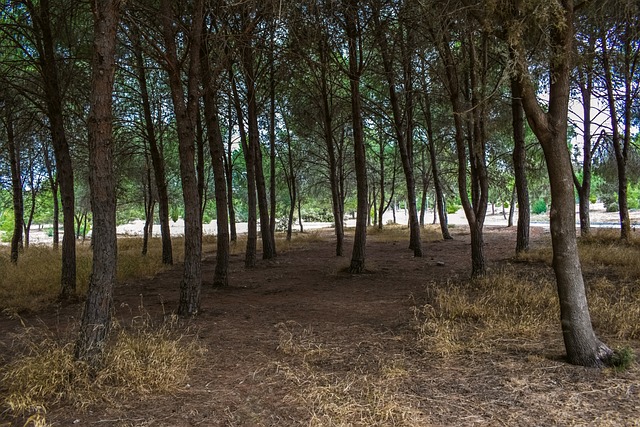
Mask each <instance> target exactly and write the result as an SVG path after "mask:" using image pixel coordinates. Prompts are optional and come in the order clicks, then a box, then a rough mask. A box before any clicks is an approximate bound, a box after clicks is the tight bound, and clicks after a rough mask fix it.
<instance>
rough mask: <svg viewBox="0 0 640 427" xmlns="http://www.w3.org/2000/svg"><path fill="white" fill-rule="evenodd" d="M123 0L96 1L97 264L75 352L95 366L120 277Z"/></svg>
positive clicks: (92, 132) (92, 172) (92, 175)
mask: <svg viewBox="0 0 640 427" xmlns="http://www.w3.org/2000/svg"><path fill="white" fill-rule="evenodd" d="M119 6H120V0H110V1H95V0H94V1H93V2H92V11H93V17H94V41H93V60H92V68H91V70H92V72H91V96H90V111H89V118H88V120H87V126H88V128H89V166H90V167H89V184H90V187H91V207H92V209H93V233H92V242H93V264H92V269H91V279H90V281H89V290H88V292H87V300H86V303H85V307H84V312H83V314H82V322H81V325H80V335H79V337H78V341H77V344H76V349H75V355H76V358H78V359H80V360H86V361H88V362H89V364H90V366H92V367H93V368H97V367H98V366H99V365H100V364H101V363H102V358H103V353H104V346H105V344H106V340H107V337H108V334H109V330H110V327H111V310H112V305H113V286H114V283H115V281H116V267H117V241H116V191H115V187H116V186H115V178H114V175H113V146H114V144H113V134H112V129H113V116H112V93H113V80H114V73H115V65H116V62H115V54H116V30H117V29H118V15H119V10H118V9H119Z"/></svg>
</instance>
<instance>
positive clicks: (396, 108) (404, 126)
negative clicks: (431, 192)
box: [374, 8, 422, 257]
mask: <svg viewBox="0 0 640 427" xmlns="http://www.w3.org/2000/svg"><path fill="white" fill-rule="evenodd" d="M374 10H376V11H377V8H374ZM374 19H375V20H376V26H377V27H378V28H377V32H376V33H377V36H378V37H377V39H378V47H379V49H380V53H381V56H382V64H383V66H384V71H385V76H386V79H387V85H388V90H389V100H390V101H391V111H392V113H393V128H394V131H395V134H396V141H398V147H399V148H400V159H401V161H402V170H403V171H404V177H405V184H406V186H407V203H408V205H409V229H410V238H409V249H412V250H413V256H416V257H421V256H422V242H421V240H420V223H419V221H418V210H417V207H416V185H415V176H414V174H413V150H412V145H413V144H412V143H411V142H410V141H412V138H413V129H412V124H411V109H410V108H409V106H410V104H411V103H410V102H407V108H406V111H405V114H403V112H402V111H401V108H400V101H399V100H398V94H397V91H396V83H395V77H394V70H393V61H392V58H391V54H390V52H389V48H388V45H387V34H386V31H384V29H383V28H382V27H381V23H380V17H379V16H377V15H374ZM409 62H410V61H409ZM405 68H407V67H405ZM405 74H408V71H406V70H405ZM405 80H408V81H405V84H404V86H405V90H406V91H407V92H410V91H411V88H410V87H408V86H409V83H410V81H411V79H410V78H409V79H405ZM407 96H408V95H407ZM403 117H406V123H403Z"/></svg>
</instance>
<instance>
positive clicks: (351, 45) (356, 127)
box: [345, 0, 369, 274]
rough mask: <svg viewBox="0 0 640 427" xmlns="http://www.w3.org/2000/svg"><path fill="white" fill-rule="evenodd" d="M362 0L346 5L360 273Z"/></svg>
mask: <svg viewBox="0 0 640 427" xmlns="http://www.w3.org/2000/svg"><path fill="white" fill-rule="evenodd" d="M358 14H359V6H358V0H351V1H350V2H349V3H348V4H347V5H346V10H345V22H346V33H347V42H348V50H349V72H348V75H349V83H350V85H349V86H350V89H351V120H352V126H353V129H352V131H353V143H354V152H355V170H356V190H357V200H358V202H357V216H356V231H355V236H354V239H353V252H352V254H351V264H350V266H349V272H350V273H352V274H359V273H362V272H364V268H365V264H364V263H365V255H366V253H365V249H366V244H367V217H368V215H367V208H368V206H369V205H368V203H367V195H368V189H367V161H366V154H365V145H364V134H363V129H362V106H361V102H362V101H361V98H360V76H361V74H362V63H361V58H360V57H359V55H358V52H359V47H360V43H359V37H360V35H359V33H358V25H357V23H358Z"/></svg>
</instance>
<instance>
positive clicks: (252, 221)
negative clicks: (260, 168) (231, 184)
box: [231, 77, 258, 268]
mask: <svg viewBox="0 0 640 427" xmlns="http://www.w3.org/2000/svg"><path fill="white" fill-rule="evenodd" d="M231 87H232V89H233V101H234V104H235V108H236V114H237V117H238V131H239V133H240V141H241V143H242V154H243V155H244V163H245V165H246V168H247V247H246V249H245V252H244V265H245V267H247V268H251V267H255V265H256V246H257V242H258V222H257V221H258V213H257V202H256V178H255V173H256V172H255V166H254V164H255V152H254V150H251V149H250V148H249V144H248V142H247V132H246V128H245V127H244V118H243V117H244V114H243V112H242V106H241V105H240V95H239V94H238V88H237V87H236V82H235V79H234V78H233V77H232V78H231Z"/></svg>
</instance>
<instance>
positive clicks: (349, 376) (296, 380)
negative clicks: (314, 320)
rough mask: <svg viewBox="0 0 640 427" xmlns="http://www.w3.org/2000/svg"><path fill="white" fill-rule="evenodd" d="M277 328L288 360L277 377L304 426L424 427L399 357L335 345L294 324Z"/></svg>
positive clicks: (372, 348) (278, 364) (361, 345)
mask: <svg viewBox="0 0 640 427" xmlns="http://www.w3.org/2000/svg"><path fill="white" fill-rule="evenodd" d="M276 328H278V331H279V337H280V339H279V346H278V349H279V350H280V351H281V352H282V353H283V354H284V355H286V356H287V357H286V358H285V360H282V361H278V362H275V363H274V374H273V375H275V376H276V377H277V378H280V379H281V380H284V382H285V384H286V387H287V389H288V390H289V393H288V395H287V397H286V401H287V402H288V403H289V404H292V405H294V406H295V407H296V408H298V409H299V410H300V411H301V412H302V413H304V414H305V419H306V420H308V421H307V422H306V425H308V426H314V427H315V426H354V425H357V426H415V425H424V424H423V423H422V422H421V418H420V416H419V415H418V412H417V411H416V410H415V408H414V406H413V403H415V402H412V400H411V399H410V398H408V397H407V395H406V394H405V391H406V384H405V383H406V381H407V380H408V378H409V371H408V370H407V369H406V368H405V366H404V360H403V359H402V357H401V356H399V355H390V354H386V353H385V352H384V350H383V349H382V348H379V347H377V346H375V345H371V343H367V342H361V343H359V344H358V345H357V346H355V347H354V346H345V345H341V344H339V343H335V342H331V340H330V337H324V336H321V335H319V334H316V333H314V331H313V330H312V329H306V328H304V327H303V326H302V325H300V324H298V323H296V322H285V323H280V324H278V325H276Z"/></svg>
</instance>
